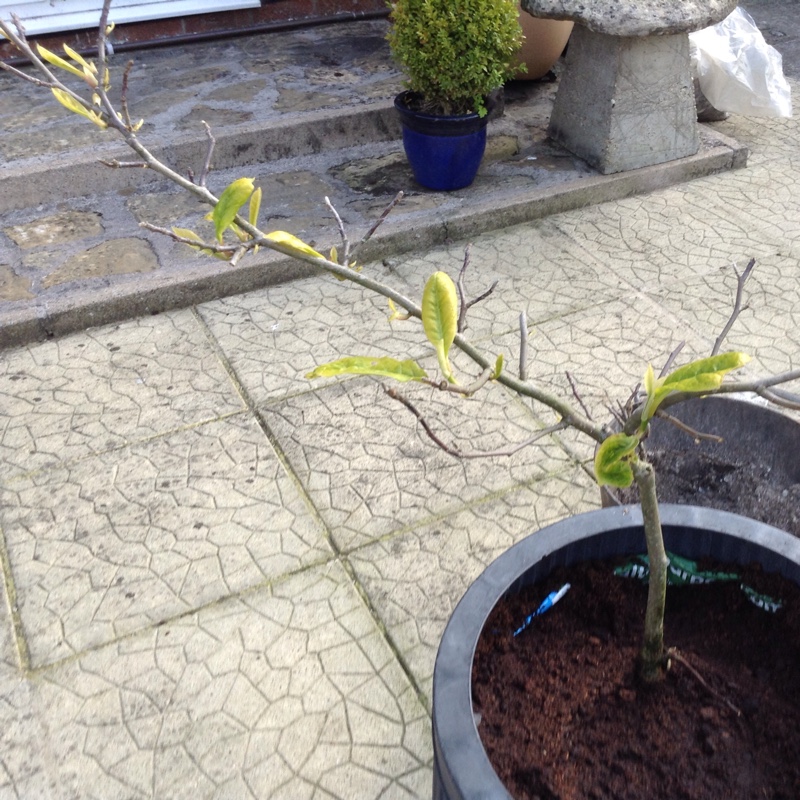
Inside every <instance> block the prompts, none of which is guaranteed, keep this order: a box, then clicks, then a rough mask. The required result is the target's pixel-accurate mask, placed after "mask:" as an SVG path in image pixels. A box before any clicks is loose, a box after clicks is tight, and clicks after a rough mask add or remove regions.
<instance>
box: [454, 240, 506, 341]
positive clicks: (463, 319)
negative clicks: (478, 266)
mask: <svg viewBox="0 0 800 800" xmlns="http://www.w3.org/2000/svg"><path fill="white" fill-rule="evenodd" d="M471 247H472V245H471V244H468V245H467V246H466V247H465V248H464V263H463V264H462V265H461V269H460V270H459V272H458V280H457V281H456V286H457V287H458V298H459V310H458V324H457V330H458V332H459V333H463V332H464V331H465V330H466V328H467V311H468V310H469V309H470V308H472V306H474V305H475V303H480V301H481V300H485V299H486V298H487V297H488V296H489V295H490V294H491V293H492V292H493V291H494V289H495V287H496V286H497V281H495V282H494V283H493V284H492V285H491V286H490V287H489V288H488V289H487V290H486V291H485V292H484V293H483V294H482V295H479V296H478V297H476V298H475V299H474V300H467V291H466V288H465V285H464V277H465V276H466V274H467V267H468V266H469V260H470V248H471Z"/></svg>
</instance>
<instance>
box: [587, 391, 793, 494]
mask: <svg viewBox="0 0 800 800" xmlns="http://www.w3.org/2000/svg"><path fill="white" fill-rule="evenodd" d="M667 413H668V414H669V415H670V416H672V417H676V418H677V419H679V420H680V421H681V422H684V423H685V424H686V425H688V426H689V427H690V428H692V429H693V430H695V431H698V432H700V433H710V434H713V435H715V436H721V437H722V439H723V441H722V442H713V441H708V440H701V441H699V442H695V441H694V439H693V438H692V437H691V436H690V435H689V434H688V433H685V432H684V431H681V430H680V429H678V428H677V427H676V426H675V425H673V424H672V423H670V422H667V421H666V420H664V419H659V418H658V417H656V418H655V419H654V420H653V421H652V422H651V423H650V434H649V435H648V437H647V440H646V443H645V446H646V447H647V448H648V449H650V450H655V449H658V448H664V449H666V450H668V451H669V452H671V453H674V454H675V455H676V456H677V457H680V455H681V454H682V453H686V454H687V455H688V454H689V453H692V454H695V455H696V454H697V453H708V455H709V456H712V457H713V458H716V459H720V460H722V461H728V462H729V463H731V464H737V463H741V462H745V461H747V462H751V463H754V464H758V465H759V466H762V467H764V468H765V470H766V471H767V472H768V473H769V475H770V478H771V479H772V480H774V481H775V482H776V483H778V484H784V485H791V484H793V483H800V422H797V420H795V419H793V418H792V417H789V416H787V415H786V414H784V413H782V412H780V411H778V410H776V409H774V408H770V407H767V406H764V405H760V404H759V403H756V402H752V401H750V400H746V399H744V398H738V397H725V396H722V395H715V396H713V397H703V398H697V399H695V400H687V401H686V402H685V403H680V404H678V405H676V406H673V407H672V408H669V409H668V410H667ZM656 480H658V476H656ZM607 491H608V490H607V489H603V490H602V491H601V496H602V501H603V506H609V505H616V503H615V502H614V501H613V500H610V499H609V498H608V496H607V494H606V492H607ZM687 502H692V501H691V499H690V498H687ZM698 502H701V503H702V504H703V505H706V503H705V502H704V501H702V500H698Z"/></svg>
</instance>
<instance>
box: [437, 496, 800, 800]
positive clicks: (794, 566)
mask: <svg viewBox="0 0 800 800" xmlns="http://www.w3.org/2000/svg"><path fill="white" fill-rule="evenodd" d="M661 516H662V525H663V528H664V539H665V543H666V545H667V548H668V549H669V550H671V551H673V552H675V553H678V554H679V555H682V556H685V557H687V558H691V559H695V558H701V557H704V556H708V557H711V558H714V559H717V560H720V561H724V562H728V563H734V564H747V563H752V562H757V563H760V564H761V565H762V566H763V567H764V569H765V570H766V571H768V572H778V573H780V574H781V575H784V576H785V577H787V578H789V579H790V580H793V581H794V582H795V583H798V584H800V540H798V539H796V538H795V537H793V536H790V535H789V534H788V533H785V532H784V531H781V530H778V529H777V528H772V527H770V526H769V525H764V524H762V523H760V522H756V521H755V520H751V519H748V518H746V517H741V516H738V515H736V514H729V513H727V512H724V511H715V510H712V509H706V508H697V507H694V506H677V505H668V504H665V505H662V506H661ZM644 549H645V542H644V530H643V527H642V517H641V509H640V508H639V506H619V507H617V508H607V509H603V510H600V511H591V512H589V513H588V514H581V515H579V516H575V517H570V518H568V519H566V520H564V521H563V522H559V523H556V524H555V525H550V526H548V527H546V528H543V529H542V530H540V531H538V532H537V533H534V534H532V535H531V536H528V537H527V538H526V539H524V540H523V541H521V542H519V543H518V544H516V545H514V547H512V548H510V549H509V550H507V551H506V552H505V553H503V555H502V556H500V558H498V559H497V560H496V561H494V562H493V563H492V564H491V565H490V566H489V567H488V568H487V569H486V570H485V571H484V572H483V574H482V575H481V576H480V577H479V578H478V579H477V580H476V581H475V583H473V584H472V586H470V588H469V589H468V590H467V593H466V594H465V595H464V597H463V598H462V599H461V602H460V603H459V604H458V606H457V607H456V609H455V611H454V612H453V615H452V617H451V618H450V621H449V622H448V624H447V627H446V629H445V632H444V635H443V636H442V642H441V644H440V646H439V652H438V655H437V657H436V667H435V669H434V674H433V752H434V762H433V798H434V800H456V799H457V798H470V799H471V800H478V799H479V798H480V799H481V800H489V798H491V800H502V798H510V795H509V794H508V792H507V791H506V789H505V787H504V786H503V784H502V783H501V782H500V779H499V778H498V777H497V775H496V774H495V772H494V770H493V769H492V766H491V764H490V762H489V759H488V757H487V755H486V752H485V751H484V749H483V745H482V744H481V740H480V737H479V735H478V731H477V728H476V726H475V722H474V719H473V713H472V688H471V680H472V660H473V656H474V654H475V648H476V646H477V643H478V638H479V636H480V634H481V631H482V629H483V626H484V623H485V621H486V619H487V617H488V616H489V613H490V612H491V610H492V609H493V608H494V606H495V605H496V604H497V602H498V600H500V598H502V597H503V596H504V595H505V594H507V593H512V592H515V591H519V590H520V589H521V588H523V587H525V586H528V585H530V584H533V583H536V582H538V581H541V580H542V579H544V578H545V577H547V576H548V575H549V574H550V572H551V571H552V570H553V569H554V568H556V567H558V566H569V565H570V564H575V563H578V562H581V561H586V560H590V559H598V558H609V557H612V556H617V555H629V554H632V553H640V552H643V551H644ZM532 724H535V722H534V721H532Z"/></svg>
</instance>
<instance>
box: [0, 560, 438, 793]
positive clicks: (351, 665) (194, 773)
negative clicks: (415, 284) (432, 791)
mask: <svg viewBox="0 0 800 800" xmlns="http://www.w3.org/2000/svg"><path fill="white" fill-rule="evenodd" d="M15 707H16V708H15ZM0 709H2V710H0V714H2V717H3V718H4V722H6V723H11V724H4V725H3V726H2V728H3V738H4V744H5V747H4V750H3V753H4V756H3V761H4V767H5V770H4V771H5V775H6V776H8V780H7V781H6V783H5V785H4V784H3V782H2V781H3V777H5V776H3V774H2V773H0V791H3V792H4V793H5V794H4V796H9V797H16V796H18V797H31V796H36V797H42V798H47V800H49V799H50V798H53V799H54V800H55V799H56V798H58V799H59V800H61V798H73V797H97V798H100V797H102V798H107V799H108V800H117V799H118V800H130V799H131V798H141V797H170V798H187V800H188V798H197V797H208V798H219V799H220V800H221V798H252V799H253V800H257V799H258V800H260V799H261V798H267V797H269V798H287V800H288V798H325V799H326V800H332V799H333V798H339V799H340V800H344V799H345V798H349V797H354V796H356V797H364V798H409V799H410V798H414V797H423V796H425V793H426V792H428V791H429V786H430V767H429V762H430V747H429V738H430V723H429V718H428V715H427V713H426V712H425V710H424V707H423V706H422V704H421V702H420V700H419V699H418V697H417V695H416V692H415V691H414V689H413V687H412V686H411V685H410V684H409V682H408V680H407V678H406V677H405V675H404V674H403V672H402V671H401V670H400V668H399V666H398V664H397V662H396V660H395V659H394V657H393V654H392V651H391V650H390V649H389V647H388V646H387V644H386V642H385V640H384V639H383V637H382V636H381V634H380V632H379V630H378V629H377V627H376V625H375V623H374V620H373V619H372V618H371V616H370V615H369V614H368V613H367V612H366V610H365V609H364V606H363V603H362V602H361V600H360V598H359V596H358V594H357V593H356V592H355V590H354V589H353V587H352V585H351V583H350V580H349V578H348V576H347V575H346V573H345V572H344V570H342V568H341V567H337V566H336V565H328V566H326V567H324V568H322V569H313V570H310V571H307V572H304V573H303V574H301V575H297V576H295V577H293V578H289V579H287V580H285V581H283V582H280V583H278V584H276V585H274V586H272V587H269V588H262V589H260V590H258V591H256V592H253V593H250V594H248V595H247V596H246V597H241V598H232V599H229V600H227V601H225V602H223V603H220V604H216V605H213V606H211V607H208V608H206V609H203V610H200V611H197V612H194V613H192V614H189V615H186V616H184V617H182V618H180V619H176V620H173V621H172V622H170V623H169V624H167V625H164V626H160V627H158V628H153V629H151V630H150V631H148V632H146V633H144V632H143V633H141V634H139V635H136V636H132V637H128V638H126V639H124V640H122V641H119V642H116V643H113V644H109V645H107V646H105V647H101V648H99V649H96V650H94V651H92V652H90V653H85V654H83V655H82V656H81V657H80V658H76V659H74V660H71V661H69V662H67V663H63V664H61V665H59V666H57V667H55V668H53V669H50V670H48V671H47V673H46V675H45V676H42V677H40V678H37V679H36V680H30V681H25V682H20V683H19V684H18V685H17V687H16V691H14V692H8V691H6V692H4V696H3V705H2V707H0ZM55 777H57V781H56V780H52V778H55ZM31 791H34V792H35V794H33V795H32V794H28V792H31ZM14 792H16V794H14Z"/></svg>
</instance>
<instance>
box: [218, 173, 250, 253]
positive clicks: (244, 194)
mask: <svg viewBox="0 0 800 800" xmlns="http://www.w3.org/2000/svg"><path fill="white" fill-rule="evenodd" d="M253 190H254V186H253V178H239V179H238V180H235V181H234V182H233V183H232V184H230V185H229V186H228V187H227V188H226V189H225V191H224V192H223V193H222V194H221V195H220V198H219V201H218V202H217V204H216V205H215V206H214V210H213V211H212V212H211V219H213V220H214V231H215V232H216V234H217V241H218V242H221V241H222V234H223V233H224V232H225V229H226V228H227V227H228V226H229V225H230V224H231V222H233V220H234V219H235V218H236V215H237V214H238V213H239V209H240V208H241V207H242V206H243V205H244V204H245V203H246V202H247V201H248V199H249V198H250V195H252V194H253Z"/></svg>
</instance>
